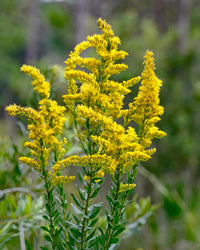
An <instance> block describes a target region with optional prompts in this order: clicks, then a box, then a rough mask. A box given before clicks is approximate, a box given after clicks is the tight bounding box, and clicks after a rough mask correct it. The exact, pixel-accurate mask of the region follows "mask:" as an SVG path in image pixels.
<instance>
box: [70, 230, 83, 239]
mask: <svg viewBox="0 0 200 250" xmlns="http://www.w3.org/2000/svg"><path fill="white" fill-rule="evenodd" d="M70 232H71V233H72V234H73V235H74V237H76V238H79V237H81V233H80V232H79V230H77V229H75V228H71V229H70Z"/></svg>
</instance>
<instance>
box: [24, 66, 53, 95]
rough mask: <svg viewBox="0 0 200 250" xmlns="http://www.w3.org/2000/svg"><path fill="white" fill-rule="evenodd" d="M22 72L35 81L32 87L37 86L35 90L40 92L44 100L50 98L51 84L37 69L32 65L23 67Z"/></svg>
mask: <svg viewBox="0 0 200 250" xmlns="http://www.w3.org/2000/svg"><path fill="white" fill-rule="evenodd" d="M21 71H23V72H24V73H26V74H27V75H30V76H31V77H32V78H33V79H34V81H33V82H32V85H33V86H35V88H34V90H35V91H36V92H38V93H39V94H40V96H41V97H42V98H48V97H49V96H50V84H49V83H48V82H46V81H45V78H44V76H43V75H42V74H41V73H40V71H39V70H38V69H37V68H35V67H32V66H30V65H23V66H22V67H21Z"/></svg>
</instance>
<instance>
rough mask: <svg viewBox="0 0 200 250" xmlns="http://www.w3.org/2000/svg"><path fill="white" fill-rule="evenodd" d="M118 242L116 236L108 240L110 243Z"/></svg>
mask: <svg viewBox="0 0 200 250" xmlns="http://www.w3.org/2000/svg"><path fill="white" fill-rule="evenodd" d="M118 242H119V239H118V238H112V239H111V240H110V244H116V243H118Z"/></svg>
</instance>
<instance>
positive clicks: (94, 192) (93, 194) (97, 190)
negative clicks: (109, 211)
mask: <svg viewBox="0 0 200 250" xmlns="http://www.w3.org/2000/svg"><path fill="white" fill-rule="evenodd" d="M100 188H101V187H99V188H97V189H95V190H94V191H93V192H92V194H91V198H94V197H96V196H97V194H98V192H99V190H100Z"/></svg>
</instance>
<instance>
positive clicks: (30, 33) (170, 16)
mask: <svg viewBox="0 0 200 250" xmlns="http://www.w3.org/2000/svg"><path fill="white" fill-rule="evenodd" d="M199 13H200V1H199V0H154V1H153V0H152V1H150V0H140V1H137V0H110V1H108V0H57V1H56V0H54V1H53V0H34V1H33V0H1V1H0V141H1V154H0V157H1V161H0V163H1V176H3V175H2V173H3V168H5V163H6V164H7V165H6V167H7V166H10V165H11V164H14V165H15V170H16V169H17V168H19V169H20V166H18V165H17V164H18V163H16V162H15V161H14V158H15V157H14V156H16V155H17V152H16V148H12V149H7V151H8V155H11V156H12V157H11V156H10V160H9V163H8V162H6V160H5V159H4V158H6V156H5V153H2V152H3V150H4V152H5V151H6V149H5V148H6V147H7V146H5V144H6V143H8V141H11V143H14V142H15V143H16V141H17V139H16V137H18V135H17V132H18V130H19V126H20V125H19V124H18V126H16V120H14V119H13V118H12V119H10V118H8V116H7V114H6V112H5V111H4V110H5V106H6V105H8V104H10V103H13V102H15V103H17V104H21V105H33V106H34V97H33V92H32V86H31V84H30V81H31V80H30V79H29V78H28V77H26V76H25V75H24V74H23V73H22V72H20V66H21V65H22V64H24V63H26V64H32V65H34V66H36V67H39V68H40V69H41V71H42V73H43V74H45V76H46V77H47V79H48V78H49V79H50V80H51V81H54V84H53V88H54V89H55V90H56V91H57V92H56V93H57V94H56V95H55V98H58V99H59V96H60V95H62V94H63V93H64V91H65V90H66V82H65V80H64V78H63V75H62V73H63V68H64V60H65V59H66V58H67V55H68V54H69V52H70V51H71V50H72V49H73V47H74V45H75V44H77V43H78V42H80V41H82V40H83V39H85V37H86V36H87V35H91V34H93V33H95V32H98V30H97V25H96V20H97V19H98V17H102V18H103V19H106V20H107V21H108V22H109V23H110V24H111V26H112V28H113V30H114V32H115V34H116V35H117V36H119V37H120V39H121V42H122V45H121V49H123V50H125V51H127V52H128V53H129V56H128V57H127V58H126V63H127V64H128V66H129V69H128V70H127V72H124V73H121V74H120V75H119V77H118V80H119V81H120V80H122V79H123V80H124V79H128V78H131V77H133V76H137V75H140V74H141V71H142V69H143V65H142V62H143V56H144V54H145V51H146V50H147V49H150V50H153V52H154V54H155V59H156V61H155V63H156V74H157V76H158V77H159V78H160V79H162V80H163V88H162V90H161V96H160V98H161V104H162V105H163V106H164V107H165V114H164V115H163V117H162V121H161V122H160V123H159V125H160V128H161V129H162V130H164V131H165V132H167V134H168V136H167V137H165V138H164V139H162V140H158V141H155V146H156V147H157V149H158V150H157V153H156V154H155V155H154V157H153V159H151V160H150V161H148V162H147V163H144V164H143V167H144V168H141V169H140V170H139V174H138V177H137V188H136V189H135V190H136V193H138V194H139V196H141V197H146V196H150V197H151V200H152V203H153V204H160V207H159V209H157V210H156V213H155V214H154V215H153V216H152V217H151V218H150V219H149V220H148V224H147V225H145V226H144V227H143V228H142V230H141V231H140V232H139V233H138V234H137V235H135V237H133V238H129V239H128V240H127V241H126V242H123V243H122V245H121V249H123V248H125V249H130V250H131V249H136V248H137V247H142V248H144V250H157V249H159V250H171V249H173V250H193V249H194V250H199V249H200V192H199V189H200V111H199V110H200V14H199ZM54 64H57V65H56V66H53V65H54ZM136 90H137V88H136V89H133V94H135V93H136ZM129 98H132V97H131V96H129ZM21 130H22V128H21ZM13 162H14V163H13ZM4 172H5V171H4ZM4 175H5V174H4ZM2 178H3V177H2ZM4 178H7V177H6V175H5V177H4ZM12 182H13V183H12V185H14V184H15V181H13V180H12ZM8 183H9V182H7V184H6V182H5V183H4V185H3V184H2V183H1V188H0V189H3V188H6V185H8ZM21 183H23V182H21ZM17 185H20V184H19V183H18V184H17ZM10 186H11V184H10ZM0 202H1V201H0ZM30 249H33V248H30ZM35 249H37V248H35Z"/></svg>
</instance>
